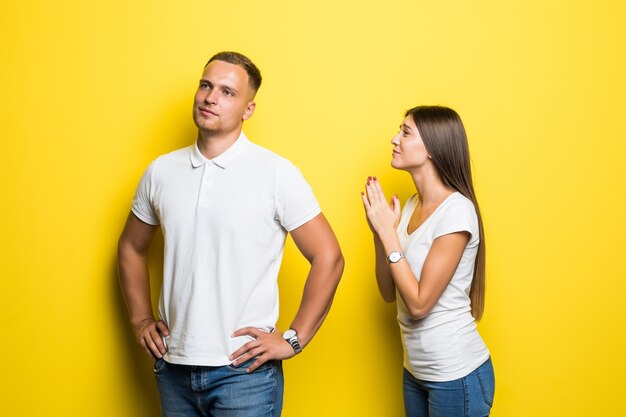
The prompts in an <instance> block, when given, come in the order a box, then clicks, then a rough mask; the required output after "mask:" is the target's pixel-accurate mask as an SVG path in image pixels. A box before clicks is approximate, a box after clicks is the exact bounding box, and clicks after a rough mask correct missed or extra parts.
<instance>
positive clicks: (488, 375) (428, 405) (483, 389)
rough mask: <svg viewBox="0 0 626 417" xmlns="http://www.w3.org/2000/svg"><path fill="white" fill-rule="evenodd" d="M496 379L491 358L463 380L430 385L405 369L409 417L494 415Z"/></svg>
mask: <svg viewBox="0 0 626 417" xmlns="http://www.w3.org/2000/svg"><path fill="white" fill-rule="evenodd" d="M494 391H495V378H494V374H493V365H492V363H491V358H490V359H487V361H486V362H485V363H483V364H482V365H480V366H479V367H478V368H477V369H476V370H475V371H473V372H472V373H470V374H469V375H467V376H464V377H463V378H459V379H455V380H453V381H446V382H428V381H422V380H420V379H417V378H415V377H414V376H413V375H411V373H410V372H409V371H407V370H406V369H405V370H404V411H405V413H406V416H407V417H484V416H488V415H489V413H490V412H491V406H492V404H493V395H494Z"/></svg>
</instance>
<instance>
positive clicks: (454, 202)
mask: <svg viewBox="0 0 626 417" xmlns="http://www.w3.org/2000/svg"><path fill="white" fill-rule="evenodd" d="M444 203H445V208H446V211H448V210H451V211H468V212H471V213H476V207H474V203H472V200H470V199H469V198H467V197H465V196H464V195H463V194H461V193H460V192H458V191H455V192H454V193H452V194H450V196H448V198H447V199H446V200H445V202H444Z"/></svg>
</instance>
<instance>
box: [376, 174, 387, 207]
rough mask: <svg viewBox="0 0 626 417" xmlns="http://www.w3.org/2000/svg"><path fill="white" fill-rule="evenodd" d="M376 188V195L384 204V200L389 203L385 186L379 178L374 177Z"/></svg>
mask: <svg viewBox="0 0 626 417" xmlns="http://www.w3.org/2000/svg"><path fill="white" fill-rule="evenodd" d="M374 189H375V190H376V197H377V198H378V200H379V201H380V203H381V204H382V203H383V202H384V203H385V204H387V199H386V198H385V192H384V191H383V187H382V186H381V185H380V182H379V181H378V178H376V177H374Z"/></svg>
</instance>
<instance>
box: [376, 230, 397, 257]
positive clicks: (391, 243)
mask: <svg viewBox="0 0 626 417" xmlns="http://www.w3.org/2000/svg"><path fill="white" fill-rule="evenodd" d="M378 238H379V239H380V243H381V245H382V247H383V249H384V250H385V256H386V255H388V254H389V253H390V252H393V251H400V250H402V248H401V247H400V241H399V240H398V235H397V234H396V231H395V230H394V231H392V232H389V231H387V232H386V233H383V234H380V235H378Z"/></svg>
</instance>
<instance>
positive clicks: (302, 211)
mask: <svg viewBox="0 0 626 417" xmlns="http://www.w3.org/2000/svg"><path fill="white" fill-rule="evenodd" d="M274 198H275V203H276V220H277V221H278V222H280V224H281V225H282V226H283V227H284V228H285V229H286V230H287V231H289V232H291V231H292V230H294V229H297V228H298V227H300V226H302V225H303V224H304V223H306V222H308V221H309V220H311V219H313V218H314V217H315V216H317V215H318V214H319V213H320V212H321V211H322V210H321V209H320V206H319V203H318V202H317V199H316V198H315V195H314V194H313V190H312V189H311V186H310V185H309V184H308V183H307V182H306V180H305V179H304V177H303V176H302V173H301V172H300V170H299V169H298V168H297V167H296V166H295V165H293V164H292V163H291V162H289V161H286V160H285V161H284V162H283V163H281V164H279V167H278V171H277V179H276V189H275V195H274Z"/></svg>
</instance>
